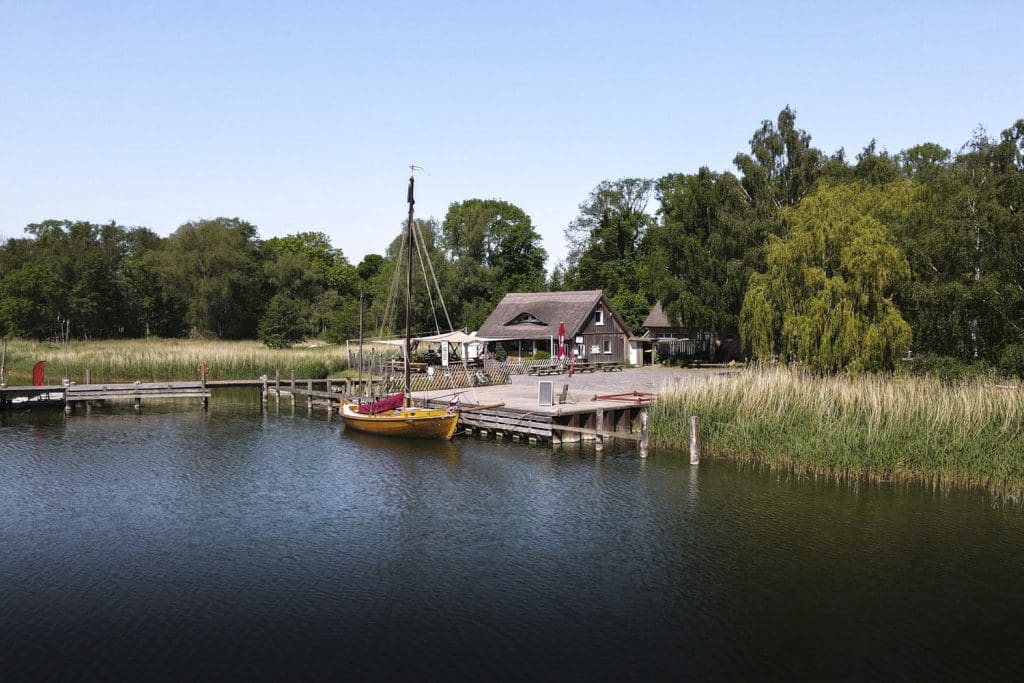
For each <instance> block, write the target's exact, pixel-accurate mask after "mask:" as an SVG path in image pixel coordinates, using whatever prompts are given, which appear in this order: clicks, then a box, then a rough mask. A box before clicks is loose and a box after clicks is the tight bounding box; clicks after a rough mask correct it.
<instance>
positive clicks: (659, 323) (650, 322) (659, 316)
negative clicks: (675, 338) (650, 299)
mask: <svg viewBox="0 0 1024 683" xmlns="http://www.w3.org/2000/svg"><path fill="white" fill-rule="evenodd" d="M644 327H646V328H648V329H650V328H652V327H654V328H677V329H686V323H682V324H679V325H677V324H675V323H674V322H672V321H671V320H669V319H668V316H667V315H666V314H665V309H663V308H662V307H661V302H660V301H658V302H657V303H655V304H654V308H652V309H651V312H650V313H648V314H647V318H645V319H644Z"/></svg>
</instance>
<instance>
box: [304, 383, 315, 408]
mask: <svg viewBox="0 0 1024 683" xmlns="http://www.w3.org/2000/svg"><path fill="white" fill-rule="evenodd" d="M306 390H307V391H308V392H309V394H307V395H306V399H307V400H306V413H307V414H309V415H312V414H313V380H308V381H307V382H306Z"/></svg>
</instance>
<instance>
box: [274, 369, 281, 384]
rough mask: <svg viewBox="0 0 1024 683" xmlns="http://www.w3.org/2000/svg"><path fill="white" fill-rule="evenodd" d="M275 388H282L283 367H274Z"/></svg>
mask: <svg viewBox="0 0 1024 683" xmlns="http://www.w3.org/2000/svg"><path fill="white" fill-rule="evenodd" d="M274 388H275V389H280V388H281V368H274Z"/></svg>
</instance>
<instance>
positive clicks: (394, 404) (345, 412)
mask: <svg viewBox="0 0 1024 683" xmlns="http://www.w3.org/2000/svg"><path fill="white" fill-rule="evenodd" d="M412 170H414V171H415V170H416V169H415V167H413V169H412ZM415 182H416V181H415V178H414V177H413V175H412V174H410V175H409V193H408V197H407V201H408V203H409V217H408V220H407V221H406V224H405V231H404V233H405V234H404V240H405V249H406V256H407V264H406V266H407V267H406V272H405V344H404V345H403V361H404V362H403V364H402V365H403V372H402V378H403V391H402V392H401V393H398V394H394V395H393V396H390V397H388V398H386V399H383V400H381V401H376V402H374V403H368V404H358V403H354V402H345V403H343V404H342V406H341V416H342V419H343V420H344V422H345V426H346V428H350V429H355V430H357V431H362V432H369V433H371V434H380V435H386V436H399V437H407V438H423V439H445V440H448V439H451V438H452V435H453V434H454V433H455V428H456V426H457V425H458V421H459V415H458V413H457V412H454V411H451V410H444V409H440V408H427V407H423V406H419V407H417V406H414V405H413V402H412V393H411V391H410V388H409V387H410V377H409V366H410V362H409V361H410V360H411V359H410V358H409V351H410V348H411V342H412V334H411V327H410V325H411V319H412V267H413V257H412V253H413V248H414V239H415V238H414V236H413V213H414V207H415V204H416V199H415V194H414V187H415ZM360 337H361V335H360Z"/></svg>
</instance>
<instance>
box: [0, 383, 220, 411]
mask: <svg viewBox="0 0 1024 683" xmlns="http://www.w3.org/2000/svg"><path fill="white" fill-rule="evenodd" d="M44 397H45V399H46V401H45V402H43V401H39V399H42V398H44ZM185 398H197V399H200V401H201V402H202V405H203V406H206V405H207V404H208V402H209V400H210V389H209V388H208V387H207V386H206V383H205V382H202V381H199V382H129V383H106V384H57V385H44V386H16V387H0V408H22V407H23V408H32V407H34V406H33V404H34V403H35V402H37V401H39V404H40V405H41V406H42V405H45V406H46V407H52V405H53V404H54V403H57V404H62V405H63V407H64V410H65V411H67V412H69V413H70V412H72V411H73V410H74V408H75V406H76V405H78V404H85V405H86V406H89V405H91V404H93V403H103V402H105V401H132V402H133V403H134V404H135V408H136V410H138V409H139V407H140V406H141V404H142V401H143V399H145V400H147V401H151V400H154V399H185ZM22 401H23V402H22Z"/></svg>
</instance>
